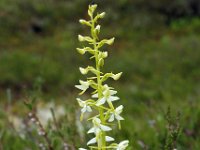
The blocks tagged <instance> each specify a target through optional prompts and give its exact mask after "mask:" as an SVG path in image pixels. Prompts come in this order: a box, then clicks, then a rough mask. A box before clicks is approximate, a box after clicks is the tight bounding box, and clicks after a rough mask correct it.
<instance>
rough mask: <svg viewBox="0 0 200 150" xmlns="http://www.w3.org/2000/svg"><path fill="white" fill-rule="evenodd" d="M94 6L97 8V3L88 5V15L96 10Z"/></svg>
mask: <svg viewBox="0 0 200 150" xmlns="http://www.w3.org/2000/svg"><path fill="white" fill-rule="evenodd" d="M96 8H97V5H96V4H94V5H90V6H89V9H88V15H89V16H90V17H91V16H92V15H93V13H94V11H95V10H96Z"/></svg>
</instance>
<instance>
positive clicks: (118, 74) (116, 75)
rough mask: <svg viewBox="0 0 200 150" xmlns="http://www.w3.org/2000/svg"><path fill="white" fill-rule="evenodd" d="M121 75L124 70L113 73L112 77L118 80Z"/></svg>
mask: <svg viewBox="0 0 200 150" xmlns="http://www.w3.org/2000/svg"><path fill="white" fill-rule="evenodd" d="M121 75H122V72H120V73H117V74H113V75H112V78H113V79H114V80H118V79H119V78H120V77H121Z"/></svg>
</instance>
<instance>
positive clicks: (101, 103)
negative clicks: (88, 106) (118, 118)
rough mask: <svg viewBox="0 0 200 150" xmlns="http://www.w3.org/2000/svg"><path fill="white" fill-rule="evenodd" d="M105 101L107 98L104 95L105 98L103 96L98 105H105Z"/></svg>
mask: <svg viewBox="0 0 200 150" xmlns="http://www.w3.org/2000/svg"><path fill="white" fill-rule="evenodd" d="M105 102H106V98H105V97H103V98H101V99H100V100H98V101H97V103H96V105H97V106H100V105H103V104H104V103H105Z"/></svg>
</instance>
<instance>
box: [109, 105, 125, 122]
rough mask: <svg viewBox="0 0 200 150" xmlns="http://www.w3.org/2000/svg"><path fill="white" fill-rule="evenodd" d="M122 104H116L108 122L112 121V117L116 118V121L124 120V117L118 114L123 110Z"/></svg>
mask: <svg viewBox="0 0 200 150" xmlns="http://www.w3.org/2000/svg"><path fill="white" fill-rule="evenodd" d="M123 108H124V107H123V106H122V105H120V106H118V107H117V108H116V109H115V110H114V111H113V112H111V115H110V118H109V120H108V121H109V122H112V121H114V119H117V120H118V121H121V120H124V118H123V117H122V116H120V114H121V113H122V111H123Z"/></svg>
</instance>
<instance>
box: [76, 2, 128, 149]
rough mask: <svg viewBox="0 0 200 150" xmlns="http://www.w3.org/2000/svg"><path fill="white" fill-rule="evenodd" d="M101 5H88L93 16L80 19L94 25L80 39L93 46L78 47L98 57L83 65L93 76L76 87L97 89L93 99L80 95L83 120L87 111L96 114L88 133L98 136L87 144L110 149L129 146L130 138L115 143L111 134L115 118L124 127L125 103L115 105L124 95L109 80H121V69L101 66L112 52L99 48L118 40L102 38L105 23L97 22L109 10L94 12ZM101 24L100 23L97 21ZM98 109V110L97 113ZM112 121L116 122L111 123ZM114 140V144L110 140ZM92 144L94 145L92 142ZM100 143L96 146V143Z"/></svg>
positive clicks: (82, 91)
mask: <svg viewBox="0 0 200 150" xmlns="http://www.w3.org/2000/svg"><path fill="white" fill-rule="evenodd" d="M96 8H97V5H90V6H89V9H88V15H89V17H90V20H89V21H86V20H83V19H81V20H80V23H81V24H83V25H86V26H89V27H90V29H91V35H90V36H82V35H79V36H78V39H79V41H80V42H88V44H89V45H91V47H83V48H77V51H78V52H79V53H80V54H82V55H83V54H85V53H87V52H88V53H90V54H91V57H90V59H94V61H95V66H94V67H93V66H88V67H86V68H83V67H80V68H79V70H80V72H81V74H83V75H87V74H89V73H90V74H93V76H90V77H87V80H86V81H82V80H80V81H79V82H80V85H76V86H75V87H76V88H78V89H79V90H81V92H80V95H82V94H83V93H85V92H86V91H87V90H88V89H89V88H91V89H93V92H92V95H91V98H90V99H86V100H83V99H81V98H77V101H78V103H79V106H80V107H81V120H82V119H83V116H84V114H85V113H91V112H93V113H92V114H94V116H93V117H92V118H90V119H89V120H92V124H93V126H92V128H91V129H89V131H88V132H87V133H88V134H94V138H92V139H91V140H89V141H88V143H87V145H88V146H89V148H92V149H98V150H106V149H114V150H125V149H126V148H127V146H128V143H129V141H128V140H125V141H122V142H120V143H119V144H117V143H111V142H113V141H114V138H113V137H110V136H107V132H109V131H111V130H112V128H111V127H112V124H113V123H112V122H114V121H117V122H118V124H119V128H121V125H120V121H121V120H124V118H123V117H122V116H121V113H122V111H123V106H122V105H120V106H118V107H116V108H115V107H114V104H113V102H114V101H117V100H119V99H120V98H119V97H117V96H116V94H117V91H115V90H114V88H112V87H109V86H108V85H107V84H106V83H105V81H106V80H107V79H108V78H112V79H114V80H118V79H119V78H120V76H121V74H122V73H121V72H120V73H117V74H113V73H112V72H111V73H103V72H101V68H102V67H103V66H104V59H105V58H106V57H107V56H108V52H105V51H100V50H99V49H100V48H101V47H102V46H104V45H105V44H107V45H111V44H113V42H114V38H111V39H103V40H99V37H98V35H99V33H100V29H101V26H100V25H99V24H97V21H98V19H101V18H103V17H104V16H105V12H103V13H100V14H97V15H96V16H94V11H95V10H96ZM96 24H97V25H96ZM95 112H97V113H96V114H95ZM111 123H112V124H111ZM107 143H110V144H107ZM91 145H92V146H91ZM95 145H96V146H95ZM79 150H86V149H84V148H79Z"/></svg>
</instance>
